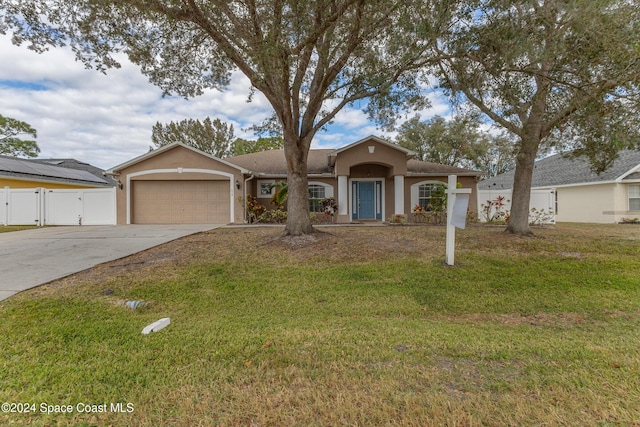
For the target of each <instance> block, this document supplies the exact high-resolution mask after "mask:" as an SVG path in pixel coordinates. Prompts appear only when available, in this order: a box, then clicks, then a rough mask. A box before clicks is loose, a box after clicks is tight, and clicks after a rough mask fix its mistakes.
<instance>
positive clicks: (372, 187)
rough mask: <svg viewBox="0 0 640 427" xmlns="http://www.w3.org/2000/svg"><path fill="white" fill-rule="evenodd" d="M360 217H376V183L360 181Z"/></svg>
mask: <svg viewBox="0 0 640 427" xmlns="http://www.w3.org/2000/svg"><path fill="white" fill-rule="evenodd" d="M357 188H358V194H357V197H358V219H376V184H375V182H373V181H362V182H358V186H357Z"/></svg>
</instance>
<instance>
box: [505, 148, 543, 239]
mask: <svg viewBox="0 0 640 427" xmlns="http://www.w3.org/2000/svg"><path fill="white" fill-rule="evenodd" d="M538 146H539V141H536V140H535V138H526V139H525V138H523V139H522V141H521V144H520V151H519V152H518V155H517V157H516V169H515V173H514V177H513V192H512V194H511V212H510V215H509V223H508V224H507V229H506V231H507V232H509V233H513V234H517V235H520V236H531V235H533V233H532V232H531V228H530V227H529V205H530V202H531V181H532V179H533V168H534V165H535V160H536V155H537V153H538Z"/></svg>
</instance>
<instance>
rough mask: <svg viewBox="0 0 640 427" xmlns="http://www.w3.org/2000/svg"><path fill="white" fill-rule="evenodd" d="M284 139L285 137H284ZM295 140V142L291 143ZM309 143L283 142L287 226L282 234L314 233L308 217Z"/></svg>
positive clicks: (300, 141)
mask: <svg viewBox="0 0 640 427" xmlns="http://www.w3.org/2000/svg"><path fill="white" fill-rule="evenodd" d="M285 138H286V136H285ZM291 139H295V141H291ZM309 146H310V142H309V143H307V141H304V140H302V139H298V138H290V139H289V140H285V147H284V155H285V158H286V160H287V187H288V196H287V226H286V227H285V229H284V234H285V235H287V236H301V235H304V234H311V233H313V232H314V229H313V226H312V225H311V218H310V216H309V185H308V180H307V157H308V154H309Z"/></svg>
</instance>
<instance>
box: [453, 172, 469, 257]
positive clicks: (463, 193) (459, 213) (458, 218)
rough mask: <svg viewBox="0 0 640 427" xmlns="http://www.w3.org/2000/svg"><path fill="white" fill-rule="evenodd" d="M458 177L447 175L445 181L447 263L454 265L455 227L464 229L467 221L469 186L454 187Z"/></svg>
mask: <svg viewBox="0 0 640 427" xmlns="http://www.w3.org/2000/svg"><path fill="white" fill-rule="evenodd" d="M457 182H458V177H457V176H456V175H449V182H448V183H447V265H454V252H455V246H456V227H458V228H461V229H464V227H465V225H466V221H467V208H468V207H469V195H470V194H471V189H470V188H456V183H457Z"/></svg>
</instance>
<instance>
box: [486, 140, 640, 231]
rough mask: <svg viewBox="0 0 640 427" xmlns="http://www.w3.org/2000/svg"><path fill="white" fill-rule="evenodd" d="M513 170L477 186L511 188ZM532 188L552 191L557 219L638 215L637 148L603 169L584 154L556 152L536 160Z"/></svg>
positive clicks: (617, 218)
mask: <svg viewBox="0 0 640 427" xmlns="http://www.w3.org/2000/svg"><path fill="white" fill-rule="evenodd" d="M513 173H514V172H513V171H511V172H507V173H504V174H501V175H498V176H495V177H493V178H489V179H487V180H484V181H482V182H480V183H479V184H478V189H479V190H492V191H500V190H503V189H504V190H507V189H508V190H510V189H511V188H512V186H513ZM532 190H549V191H553V192H554V193H555V210H556V221H559V222H594V223H615V222H619V221H620V220H621V219H622V218H638V217H640V151H632V150H626V151H622V152H620V153H619V157H618V158H617V159H616V161H615V162H614V163H613V165H612V166H611V167H610V168H609V169H607V170H606V171H604V172H602V173H600V174H597V173H595V172H593V171H592V169H591V167H590V165H589V162H588V160H587V159H586V158H577V159H571V158H569V157H567V156H566V155H565V154H556V155H553V156H550V157H547V158H545V159H542V160H539V161H537V162H536V163H535V168H534V171H533V181H532Z"/></svg>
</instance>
